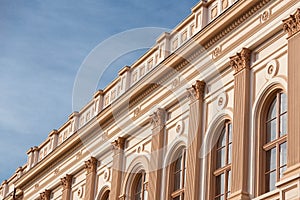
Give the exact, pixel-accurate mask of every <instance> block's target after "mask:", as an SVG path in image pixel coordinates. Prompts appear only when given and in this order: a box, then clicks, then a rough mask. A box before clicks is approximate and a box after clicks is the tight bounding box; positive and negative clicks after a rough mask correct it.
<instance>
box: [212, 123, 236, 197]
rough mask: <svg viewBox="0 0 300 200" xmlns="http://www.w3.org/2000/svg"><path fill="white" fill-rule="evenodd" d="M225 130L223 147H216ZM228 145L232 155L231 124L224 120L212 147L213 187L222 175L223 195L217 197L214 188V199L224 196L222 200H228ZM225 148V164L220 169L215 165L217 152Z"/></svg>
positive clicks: (229, 165)
mask: <svg viewBox="0 0 300 200" xmlns="http://www.w3.org/2000/svg"><path fill="white" fill-rule="evenodd" d="M229 126H231V141H229ZM224 129H225V132H224V133H225V134H224V137H225V146H221V147H218V142H219V140H220V139H221V137H222V135H223V130H224ZM229 145H231V154H232V123H231V122H230V121H229V120H226V121H225V123H224V126H223V127H222V129H221V134H220V135H219V138H218V140H217V143H216V144H215V147H214V156H213V157H214V160H215V166H214V168H215V170H214V171H213V176H214V181H215V187H216V185H217V177H218V176H221V175H222V174H224V177H225V178H224V179H225V180H224V188H223V189H224V194H219V195H217V194H216V188H214V193H213V194H214V195H213V196H214V199H216V198H218V197H222V196H224V199H228V196H227V195H228V192H229V194H230V190H228V188H230V187H231V186H228V182H229V180H231V177H229V176H230V175H231V162H232V159H231V161H230V162H229V153H230V152H229ZM223 148H225V163H224V166H221V167H218V166H217V165H218V164H217V160H218V151H219V150H220V149H223ZM231 158H232V155H231Z"/></svg>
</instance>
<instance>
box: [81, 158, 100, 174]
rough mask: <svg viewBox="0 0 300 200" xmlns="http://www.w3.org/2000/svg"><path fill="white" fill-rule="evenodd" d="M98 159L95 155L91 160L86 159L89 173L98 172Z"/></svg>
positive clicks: (86, 167)
mask: <svg viewBox="0 0 300 200" xmlns="http://www.w3.org/2000/svg"><path fill="white" fill-rule="evenodd" d="M97 163H98V160H97V159H96V158H94V157H91V158H90V159H89V160H87V161H85V162H84V164H85V169H86V171H87V173H88V174H89V173H91V172H96V169H97Z"/></svg>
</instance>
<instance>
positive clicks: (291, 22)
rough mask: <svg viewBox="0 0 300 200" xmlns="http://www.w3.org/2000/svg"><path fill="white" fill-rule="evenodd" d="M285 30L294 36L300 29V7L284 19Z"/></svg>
mask: <svg viewBox="0 0 300 200" xmlns="http://www.w3.org/2000/svg"><path fill="white" fill-rule="evenodd" d="M283 30H284V31H285V32H287V33H288V36H289V37H290V36H292V35H294V34H296V33H298V32H299V31H300V8H298V9H297V11H296V13H295V14H293V15H291V16H290V17H289V18H287V19H285V20H283Z"/></svg>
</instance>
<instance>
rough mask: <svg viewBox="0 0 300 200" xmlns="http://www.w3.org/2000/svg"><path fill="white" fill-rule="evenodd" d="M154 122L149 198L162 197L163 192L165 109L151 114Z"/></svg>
mask: <svg viewBox="0 0 300 200" xmlns="http://www.w3.org/2000/svg"><path fill="white" fill-rule="evenodd" d="M150 118H151V124H152V139H151V157H150V167H149V191H148V192H149V193H148V194H149V200H156V199H160V195H161V193H162V190H161V186H162V184H161V182H162V159H163V158H162V156H163V155H162V153H163V146H164V130H165V111H164V109H162V108H158V109H157V110H156V111H155V112H154V113H153V114H151V115H150Z"/></svg>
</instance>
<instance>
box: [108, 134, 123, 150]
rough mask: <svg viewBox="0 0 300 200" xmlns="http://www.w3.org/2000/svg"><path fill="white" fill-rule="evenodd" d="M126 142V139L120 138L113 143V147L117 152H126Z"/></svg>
mask: <svg viewBox="0 0 300 200" xmlns="http://www.w3.org/2000/svg"><path fill="white" fill-rule="evenodd" d="M125 141H126V139H125V138H124V137H118V139H116V140H115V141H113V142H112V143H111V144H112V145H113V147H114V149H116V150H124V149H125Z"/></svg>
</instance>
